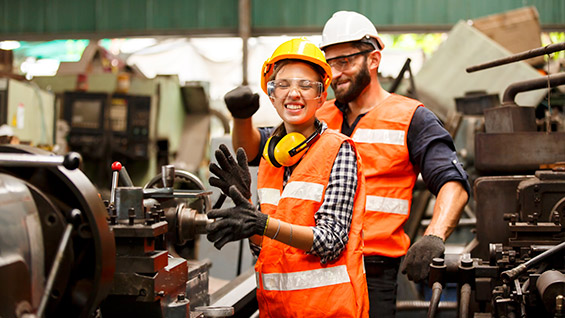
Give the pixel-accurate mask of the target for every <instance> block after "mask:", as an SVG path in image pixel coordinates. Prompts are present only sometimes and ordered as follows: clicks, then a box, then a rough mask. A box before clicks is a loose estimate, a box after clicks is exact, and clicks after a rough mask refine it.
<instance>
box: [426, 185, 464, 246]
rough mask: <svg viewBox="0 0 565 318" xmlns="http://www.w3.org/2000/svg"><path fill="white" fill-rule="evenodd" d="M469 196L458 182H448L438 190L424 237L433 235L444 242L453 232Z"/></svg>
mask: <svg viewBox="0 0 565 318" xmlns="http://www.w3.org/2000/svg"><path fill="white" fill-rule="evenodd" d="M468 199H469V196H468V194H467V191H465V188H463V186H462V185H461V183H460V182H458V181H449V182H447V183H445V184H444V185H443V186H442V187H441V188H440V190H439V193H438V195H437V198H436V203H435V205H434V211H433V216H432V220H431V221H430V225H429V226H428V228H427V229H426V232H425V233H424V235H434V236H437V237H439V238H441V239H442V240H443V241H445V240H446V239H447V238H448V237H449V235H451V233H452V232H453V230H454V229H455V227H456V226H457V223H459V217H460V216H461V211H463V208H464V207H465V205H466V204H467V200H468Z"/></svg>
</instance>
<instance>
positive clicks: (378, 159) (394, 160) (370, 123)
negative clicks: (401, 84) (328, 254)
mask: <svg viewBox="0 0 565 318" xmlns="http://www.w3.org/2000/svg"><path fill="white" fill-rule="evenodd" d="M419 106H423V105H422V104H421V103H420V102H419V101H417V100H414V99H410V98H407V97H403V96H400V95H396V94H391V95H390V96H389V97H388V98H387V99H385V100H384V101H383V102H382V103H381V104H380V105H377V106H376V107H375V108H373V109H372V110H370V111H369V112H368V113H367V114H366V115H365V116H363V117H362V118H361V119H360V121H359V122H358V123H357V125H356V127H355V130H354V131H353V133H352V135H351V137H352V138H353V140H354V141H355V143H356V145H357V149H358V151H359V154H360V156H361V158H362V159H363V172H364V175H365V180H366V188H367V191H366V192H367V195H368V196H377V197H385V198H390V199H399V200H403V201H405V202H406V201H407V207H408V210H407V213H406V214H399V213H388V212H381V211H370V210H369V200H368V201H367V211H366V214H365V221H364V235H365V247H364V253H365V255H382V256H388V257H400V256H402V255H404V254H406V251H407V250H408V248H409V247H410V239H409V238H408V236H407V235H406V233H404V229H403V226H404V223H406V220H407V219H408V215H409V212H410V205H411V203H412V190H413V189H414V184H415V183H416V178H417V176H418V171H415V170H414V167H413V165H412V163H411V162H410V157H409V153H408V146H407V144H406V137H407V135H408V128H409V126H410V122H411V120H412V116H413V115H414V112H415V111H416V109H417V108H418V107H419ZM316 116H317V117H318V119H320V120H322V121H324V122H326V123H327V125H328V127H329V128H331V129H336V130H341V125H342V122H343V116H342V112H341V111H340V110H339V109H338V108H337V107H336V106H335V100H331V101H328V102H326V103H325V104H324V105H323V106H322V107H321V108H320V109H319V110H318V112H317V113H316ZM360 129H368V130H371V131H374V130H387V131H395V132H399V133H400V132H404V140H403V143H402V144H387V143H380V142H359V141H358V140H357V139H358V138H357V136H358V135H359V134H358V135H356V133H360V132H359V130H360Z"/></svg>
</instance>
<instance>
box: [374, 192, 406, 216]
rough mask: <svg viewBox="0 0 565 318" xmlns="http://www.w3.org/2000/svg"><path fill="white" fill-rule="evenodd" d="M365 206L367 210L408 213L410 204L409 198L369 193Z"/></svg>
mask: <svg viewBox="0 0 565 318" xmlns="http://www.w3.org/2000/svg"><path fill="white" fill-rule="evenodd" d="M365 208H366V209H367V211H377V212H386V213H396V214H408V208H409V206H408V200H402V199H395V198H385V197H379V196H376V195H367V201H366V202H365Z"/></svg>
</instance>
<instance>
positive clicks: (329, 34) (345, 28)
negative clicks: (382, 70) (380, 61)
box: [320, 11, 385, 50]
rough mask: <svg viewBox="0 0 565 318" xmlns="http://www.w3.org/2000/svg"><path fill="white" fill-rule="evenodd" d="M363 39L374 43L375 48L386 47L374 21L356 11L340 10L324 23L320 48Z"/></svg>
mask: <svg viewBox="0 0 565 318" xmlns="http://www.w3.org/2000/svg"><path fill="white" fill-rule="evenodd" d="M355 41H361V42H365V43H370V44H372V45H373V46H374V47H375V49H379V50H382V49H384V47H385V46H384V43H383V41H382V39H381V38H380V37H379V33H378V32H377V29H376V28H375V26H374V25H373V23H372V22H371V21H370V20H369V19H368V18H367V17H366V16H364V15H362V14H360V13H357V12H354V11H338V12H335V13H334V14H333V15H332V17H331V18H330V19H329V20H328V21H327V22H326V24H325V25H324V30H323V31H322V43H321V44H320V48H321V49H322V50H323V49H324V48H325V47H328V46H330V45H334V44H340V43H347V42H355Z"/></svg>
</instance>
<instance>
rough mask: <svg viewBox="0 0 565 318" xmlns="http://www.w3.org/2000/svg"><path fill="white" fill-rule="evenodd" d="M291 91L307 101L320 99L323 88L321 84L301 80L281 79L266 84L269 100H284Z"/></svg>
mask: <svg viewBox="0 0 565 318" xmlns="http://www.w3.org/2000/svg"><path fill="white" fill-rule="evenodd" d="M291 90H295V91H297V92H299V93H300V95H301V96H302V98H304V99H305V100H309V99H317V98H320V96H322V93H323V91H324V86H323V85H322V83H321V82H316V81H311V80H307V79H303V78H281V79H277V80H274V81H269V82H267V92H268V93H269V97H271V98H275V99H284V98H286V96H287V95H288V94H289V93H290V91H291Z"/></svg>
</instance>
